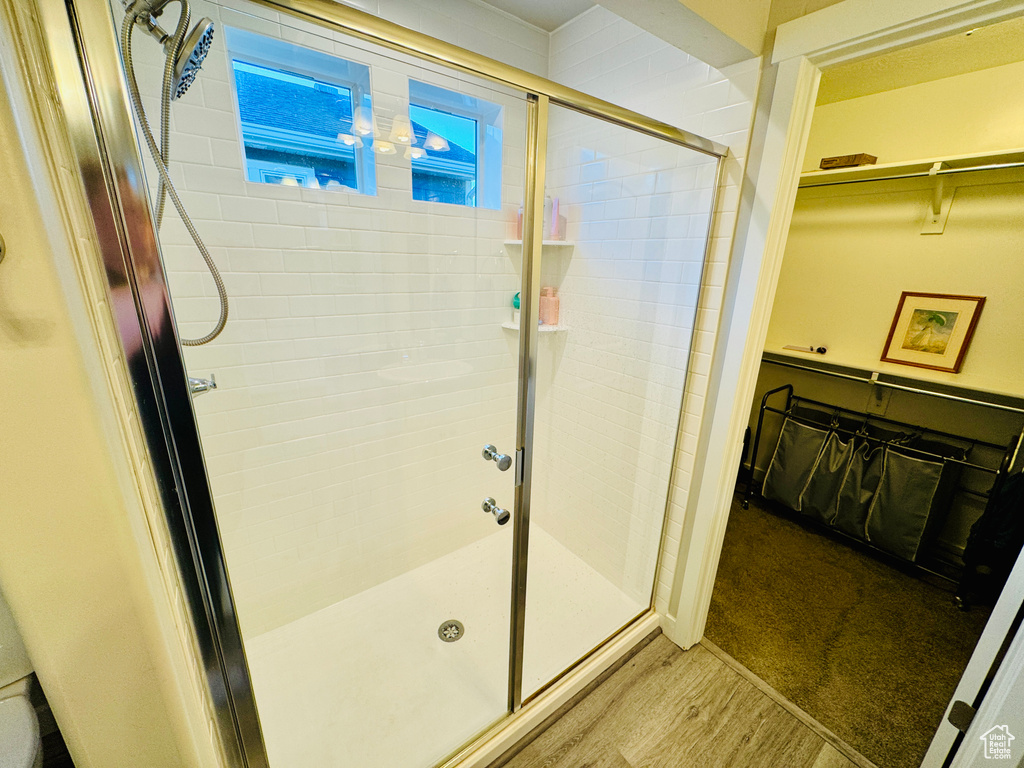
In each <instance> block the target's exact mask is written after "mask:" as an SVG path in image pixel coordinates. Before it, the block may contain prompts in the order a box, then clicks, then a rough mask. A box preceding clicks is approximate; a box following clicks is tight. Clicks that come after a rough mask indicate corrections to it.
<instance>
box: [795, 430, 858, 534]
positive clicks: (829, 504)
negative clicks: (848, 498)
mask: <svg viewBox="0 0 1024 768" xmlns="http://www.w3.org/2000/svg"><path fill="white" fill-rule="evenodd" d="M854 450H855V446H854V439H853V438H852V437H851V438H849V439H847V441H846V442H845V443H844V442H843V441H842V439H841V438H840V437H839V435H838V434H837V433H835V432H830V433H829V435H828V438H827V439H826V440H825V446H824V448H822V450H821V453H820V454H819V455H818V460H817V461H816V462H815V464H814V469H813V470H812V471H811V476H810V478H809V479H808V481H807V485H806V486H805V487H804V490H803V493H802V494H801V495H800V511H801V512H803V513H804V514H805V515H808V516H809V517H813V518H815V519H817V520H820V521H821V522H823V523H827V524H829V525H831V524H832V522H833V521H834V520H835V517H836V511H837V507H838V503H839V491H840V489H841V488H842V486H843V481H844V480H845V479H846V474H847V472H848V471H849V469H850V463H851V462H852V461H853V455H854Z"/></svg>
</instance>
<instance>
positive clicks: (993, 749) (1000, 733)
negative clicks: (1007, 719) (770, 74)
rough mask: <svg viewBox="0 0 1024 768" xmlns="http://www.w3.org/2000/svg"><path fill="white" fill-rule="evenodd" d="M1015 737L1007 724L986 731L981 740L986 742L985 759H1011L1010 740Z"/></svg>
mask: <svg viewBox="0 0 1024 768" xmlns="http://www.w3.org/2000/svg"><path fill="white" fill-rule="evenodd" d="M1014 738H1015V737H1014V735H1013V734H1012V733H1010V729H1009V728H1007V727H1006V726H1005V725H997V726H995V727H994V728H989V729H988V730H987V731H985V733H983V734H981V740H982V741H983V742H985V759H986V760H1009V759H1010V742H1011V741H1013V740H1014Z"/></svg>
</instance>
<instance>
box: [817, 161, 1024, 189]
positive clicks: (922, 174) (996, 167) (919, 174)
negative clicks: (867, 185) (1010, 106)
mask: <svg viewBox="0 0 1024 768" xmlns="http://www.w3.org/2000/svg"><path fill="white" fill-rule="evenodd" d="M1006 168H1024V162H1019V163H990V164H988V165H974V166H970V167H967V168H940V169H939V170H938V171H936V172H935V173H932V172H931V171H930V170H929V171H914V172H913V173H894V174H892V175H890V176H868V177H865V178H860V179H835V180H832V181H818V182H808V183H806V184H805V183H803V182H801V183H800V185H799V186H800V189H810V188H811V187H832V186H835V185H837V184H862V183H864V182H868V181H895V180H897V179H919V178H928V177H929V176H945V175H946V174H948V173H972V172H974V171H1001V170H1003V169H1006Z"/></svg>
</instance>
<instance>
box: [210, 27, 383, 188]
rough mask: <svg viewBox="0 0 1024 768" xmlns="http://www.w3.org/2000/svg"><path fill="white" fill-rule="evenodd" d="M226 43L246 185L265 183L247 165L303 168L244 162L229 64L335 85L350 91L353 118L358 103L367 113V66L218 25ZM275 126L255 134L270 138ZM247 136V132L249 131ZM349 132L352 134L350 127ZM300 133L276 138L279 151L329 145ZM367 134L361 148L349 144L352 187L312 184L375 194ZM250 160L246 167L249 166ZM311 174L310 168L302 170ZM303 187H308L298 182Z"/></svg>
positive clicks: (286, 169) (243, 129)
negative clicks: (252, 173)
mask: <svg viewBox="0 0 1024 768" xmlns="http://www.w3.org/2000/svg"><path fill="white" fill-rule="evenodd" d="M224 32H225V40H226V47H227V53H228V69H229V72H228V79H229V81H230V85H231V95H232V99H233V108H234V112H235V122H236V124H237V126H238V137H239V145H240V149H241V154H242V164H243V168H242V175H243V177H244V179H245V181H246V183H249V184H267V183H271V182H264V181H258V180H254V179H252V178H250V175H249V172H250V167H252V168H253V169H255V170H256V171H258V172H259V173H260V175H261V176H262V175H263V174H264V172H267V171H271V170H272V169H273V167H274V166H279V167H280V170H281V172H282V173H283V174H285V175H291V176H295V175H297V174H296V172H295V169H296V168H299V167H301V168H307V167H306V166H298V165H291V166H289V165H288V164H287V163H267V162H266V161H263V160H250V159H249V158H248V156H247V155H246V151H245V148H246V142H245V137H246V127H245V126H246V124H244V123H243V122H242V114H241V105H240V104H239V100H238V87H237V83H236V81H235V62H236V61H237V62H239V63H241V64H249V65H252V66H257V67H265V68H267V69H272V70H276V71H280V72H284V73H287V74H291V75H294V76H296V77H300V78H302V77H307V78H311V79H313V80H315V81H317V82H320V83H323V84H325V85H329V86H332V87H335V88H340V89H344V90H347V91H348V92H349V93H350V94H351V101H352V115H353V120H354V118H355V111H356V109H357V108H359V107H362V108H363V109H364V110H365V111H366V113H367V114H371V115H372V114H373V89H372V81H371V68H370V66H369V65H368V64H364V63H362V62H359V61H353V60H351V59H346V58H343V57H341V56H337V55H335V54H331V53H324V52H323V51H318V50H316V49H314V48H307V47H305V46H302V45H297V44H295V43H289V42H286V41H284V40H280V39H275V38H272V37H267V36H265V35H261V34H259V33H256V32H249V31H248V30H244V29H239V28H237V27H230V26H226V25H225V28H224ZM274 132H275V129H267V130H265V131H264V132H261V138H265V139H269V140H271V141H272V140H273V138H274V137H273V133H274ZM249 135H250V136H252V135H253V132H252V131H249ZM353 135H354V136H358V134H356V133H355V131H354V127H353ZM302 136H303V134H301V133H299V132H294V133H293V134H290V135H289V136H288V137H283V136H282V137H281V144H282V151H284V152H287V151H288V149H287V148H285V146H284V145H286V144H288V143H291V144H293V145H294V146H295V147H296V148H298V147H308V148H309V149H311V150H316V149H317V148H321V149H322V148H324V147H325V145H326V144H328V143H331V141H330V139H326V138H325V137H323V136H313V135H310V136H309V141H308V144H304V143H303V142H302ZM360 138H363V137H360ZM373 138H374V137H373V136H367V137H365V139H364V141H363V146H361V147H360V146H353V147H352V148H351V149H352V152H353V156H354V164H355V171H356V188H355V189H353V188H352V187H347V186H339V187H316V188H319V189H326V190H328V191H331V192H347V193H349V194H362V195H371V196H372V195H376V194H377V170H376V161H375V158H374V153H373V148H372V139H373ZM250 164H252V166H250ZM308 175H309V176H312V172H311V171H310V172H309V173H308ZM275 186H279V185H275ZM301 188H303V189H309V188H310V187H306V186H303V187H301Z"/></svg>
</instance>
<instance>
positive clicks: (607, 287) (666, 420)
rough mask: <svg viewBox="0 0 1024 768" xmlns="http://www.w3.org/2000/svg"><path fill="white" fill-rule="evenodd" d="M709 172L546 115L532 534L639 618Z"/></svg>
mask: <svg viewBox="0 0 1024 768" xmlns="http://www.w3.org/2000/svg"><path fill="white" fill-rule="evenodd" d="M716 168H717V163H716V161H715V158H712V157H708V156H707V155H702V154H700V153H697V152H694V151H692V150H689V149H686V148H683V147H679V146H676V145H672V144H668V143H666V142H664V141H661V140H659V139H655V138H652V137H650V136H645V135H642V134H637V133H635V132H633V131H629V130H627V129H625V128H621V127H619V126H615V125H611V124H609V123H605V122H603V121H600V120H596V119H594V118H591V117H586V116H583V115H580V114H578V113H576V112H572V111H570V110H567V109H562V108H558V107H553V108H552V112H551V120H550V130H549V150H548V162H547V169H548V179H547V191H548V193H549V194H550V195H552V196H555V197H558V198H559V200H560V203H561V204H562V206H564V207H565V209H566V210H567V212H568V214H569V230H568V234H569V238H570V239H571V240H573V241H574V242H575V246H574V247H573V248H572V249H571V250H570V249H563V248H559V249H548V250H547V251H546V252H545V254H544V257H545V260H546V261H547V262H548V264H547V268H546V269H544V270H543V272H544V274H545V280H546V281H547V282H549V283H552V284H556V285H558V286H559V289H560V290H559V292H560V294H561V311H562V317H561V318H560V320H559V323H560V324H564V325H565V326H566V327H567V329H568V330H567V331H566V333H565V334H564V335H562V334H558V335H554V334H545V335H544V336H543V337H542V339H541V344H542V351H544V352H546V355H545V356H544V357H542V358H541V366H540V367H541V373H542V379H541V381H542V385H541V386H540V387H539V388H538V423H537V428H536V441H535V445H536V456H535V462H536V463H535V466H536V467H537V469H536V470H535V477H534V488H535V489H537V493H536V495H535V497H534V504H533V516H532V518H531V520H534V521H536V522H537V523H538V524H539V525H541V526H542V527H543V528H544V529H545V530H547V531H548V532H549V533H551V534H552V535H554V536H555V537H556V538H558V539H559V541H560V542H561V543H562V545H563V546H565V547H567V548H568V549H570V550H571V551H573V552H575V553H576V554H577V555H578V556H580V557H582V558H583V559H584V560H586V561H587V562H588V563H589V564H590V565H591V567H593V568H595V569H597V570H598V571H600V572H601V574H602V575H603V576H605V578H607V579H609V580H610V581H612V582H613V583H614V584H615V585H616V586H618V587H619V589H622V590H623V591H624V592H626V593H627V594H628V595H629V596H630V597H631V598H632V599H634V600H635V601H636V602H637V603H639V604H645V603H647V602H648V601H649V600H650V593H651V584H652V581H653V578H654V568H655V563H656V559H657V554H658V547H659V543H660V536H661V529H662V521H663V519H664V512H665V498H666V495H667V493H668V484H669V474H670V472H671V468H672V461H671V460H672V450H671V446H672V441H673V439H674V437H675V434H676V428H677V424H678V421H679V408H680V405H681V402H682V391H683V384H684V381H685V378H686V365H687V360H688V352H689V346H690V336H691V333H692V329H693V321H694V316H695V314H696V310H697V299H698V292H699V288H700V282H701V272H702V267H703V263H704V251H705V243H706V241H707V230H708V220H709V215H710V211H711V206H712V202H713V187H714V182H715V171H716ZM545 369H546V370H545ZM538 586H539V587H540V586H541V585H538ZM630 618H632V617H631V616H619V617H617V623H614V622H613V623H614V626H609V627H608V631H609V632H611V631H613V630H614V629H615V628H616V627H617V626H620V625H621V624H623V623H625V622H626V621H628V620H629V619H630Z"/></svg>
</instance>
